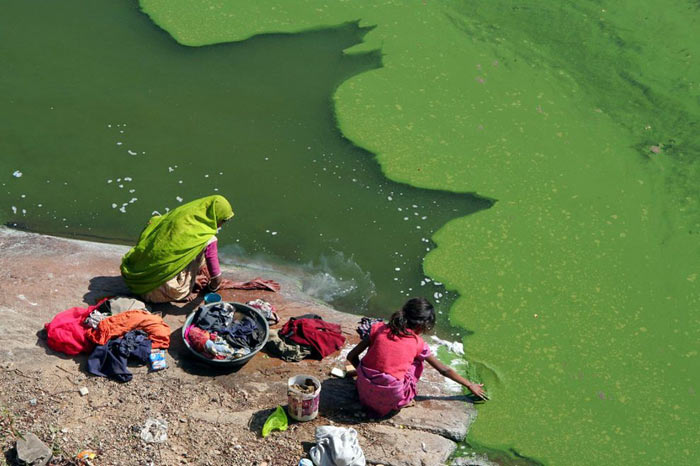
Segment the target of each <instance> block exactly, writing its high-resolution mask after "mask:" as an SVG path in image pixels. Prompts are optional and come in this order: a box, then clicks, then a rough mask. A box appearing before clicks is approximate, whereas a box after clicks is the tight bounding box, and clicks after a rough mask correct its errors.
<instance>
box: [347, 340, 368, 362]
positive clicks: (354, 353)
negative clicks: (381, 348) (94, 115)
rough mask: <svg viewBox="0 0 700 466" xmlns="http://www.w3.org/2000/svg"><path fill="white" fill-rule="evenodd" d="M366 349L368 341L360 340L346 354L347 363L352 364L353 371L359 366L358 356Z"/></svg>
mask: <svg viewBox="0 0 700 466" xmlns="http://www.w3.org/2000/svg"><path fill="white" fill-rule="evenodd" d="M368 347H369V341H367V340H362V341H360V342H359V343H358V344H357V345H356V346H355V347H354V348H353V349H351V350H350V352H349V353H348V361H349V362H350V364H352V366H353V367H354V368H355V369H357V366H359V365H360V355H361V354H362V352H363V351H364V350H366V349H367V348H368Z"/></svg>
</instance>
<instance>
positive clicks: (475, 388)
mask: <svg viewBox="0 0 700 466" xmlns="http://www.w3.org/2000/svg"><path fill="white" fill-rule="evenodd" d="M348 359H350V355H349V354H348ZM425 360H426V361H428V363H429V364H430V365H431V366H433V367H434V368H435V369H436V370H437V371H438V372H439V373H440V374H442V375H443V376H444V377H447V378H448V379H452V380H454V381H455V382H457V383H458V384H461V385H463V386H465V387H467V388H468V389H469V390H470V391H471V392H472V393H473V394H474V395H476V396H478V397H479V398H481V399H482V400H488V397H487V396H486V394H485V393H484V384H483V383H474V382H472V381H471V380H467V379H465V378H464V377H462V376H461V375H459V374H458V373H457V371H455V370H454V369H452V368H451V367H450V366H446V365H444V364H443V363H441V362H440V360H439V359H438V358H437V356H428V357H427V358H426V359H425ZM351 362H352V361H351Z"/></svg>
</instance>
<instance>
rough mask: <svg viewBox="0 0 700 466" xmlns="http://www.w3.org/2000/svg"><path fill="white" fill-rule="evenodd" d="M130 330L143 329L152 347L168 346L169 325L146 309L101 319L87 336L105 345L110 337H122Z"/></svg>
mask: <svg viewBox="0 0 700 466" xmlns="http://www.w3.org/2000/svg"><path fill="white" fill-rule="evenodd" d="M132 330H143V331H144V332H146V333H147V334H148V339H149V340H151V342H152V348H154V349H155V348H167V347H168V346H170V327H168V324H166V323H165V321H163V318H162V317H160V316H157V315H155V314H151V313H149V312H146V311H126V312H121V313H119V314H117V315H114V316H112V317H107V318H106V319H104V320H102V321H101V322H100V323H99V324H98V325H97V328H96V329H90V330H88V332H87V337H88V338H89V339H90V340H92V341H93V342H94V343H96V344H98V345H106V344H107V342H108V341H109V340H111V339H112V338H120V337H123V336H124V335H125V334H126V333H129V332H131V331H132Z"/></svg>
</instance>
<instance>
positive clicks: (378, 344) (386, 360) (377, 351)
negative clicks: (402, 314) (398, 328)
mask: <svg viewBox="0 0 700 466" xmlns="http://www.w3.org/2000/svg"><path fill="white" fill-rule="evenodd" d="M409 332H410V330H409ZM424 347H425V342H424V341H423V339H422V338H421V337H419V336H418V335H416V334H414V333H413V332H411V336H408V337H397V336H393V335H392V334H391V333H390V329H389V326H388V325H387V324H385V323H384V322H377V323H376V324H374V325H372V329H371V330H370V333H369V349H368V350H367V354H366V355H365V357H364V358H362V365H363V366H365V367H368V368H370V369H374V370H377V371H379V372H384V373H385V374H389V375H393V376H394V377H396V378H397V379H398V380H403V378H404V376H405V375H406V371H408V369H409V368H410V367H411V365H412V364H413V361H414V360H415V359H416V358H418V357H419V356H420V354H421V352H422V351H423V348H424Z"/></svg>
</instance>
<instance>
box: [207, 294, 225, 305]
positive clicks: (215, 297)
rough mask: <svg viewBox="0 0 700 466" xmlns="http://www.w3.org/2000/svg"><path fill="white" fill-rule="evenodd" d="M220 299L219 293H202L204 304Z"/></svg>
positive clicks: (216, 301)
mask: <svg viewBox="0 0 700 466" xmlns="http://www.w3.org/2000/svg"><path fill="white" fill-rule="evenodd" d="M219 301H221V295H220V294H219V293H207V294H205V295H204V302H205V303H206V304H212V303H218V302H219Z"/></svg>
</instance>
